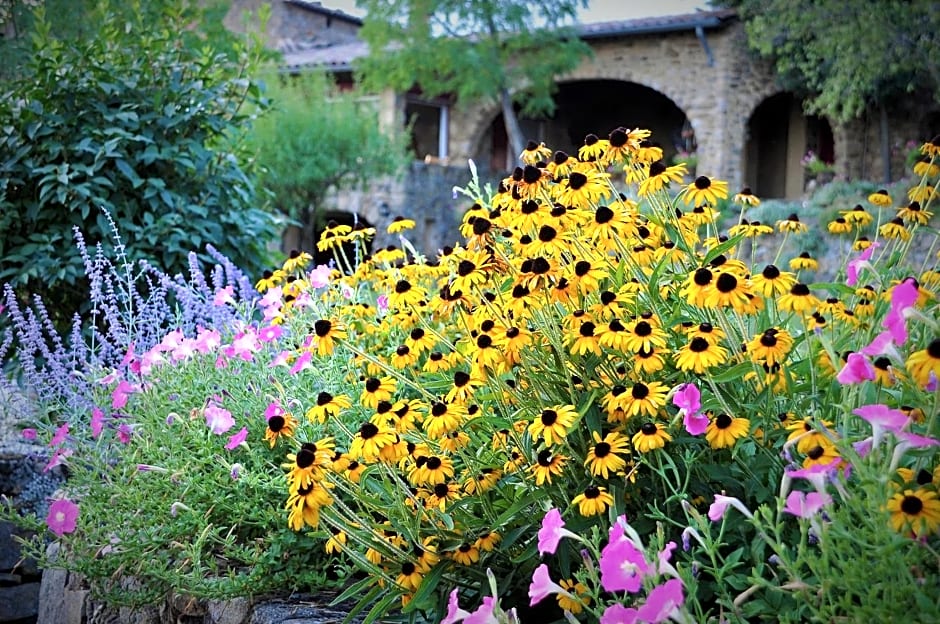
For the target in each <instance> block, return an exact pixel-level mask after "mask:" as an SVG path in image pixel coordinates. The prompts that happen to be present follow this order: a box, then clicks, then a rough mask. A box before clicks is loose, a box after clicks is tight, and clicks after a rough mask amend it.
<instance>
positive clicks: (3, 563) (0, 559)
mask: <svg viewBox="0 0 940 624" xmlns="http://www.w3.org/2000/svg"><path fill="white" fill-rule="evenodd" d="M30 535H31V534H30V533H26V532H24V531H22V530H20V529H19V528H17V526H16V525H15V524H13V523H12V522H0V571H3V572H12V573H14V574H17V575H19V576H21V577H27V578H28V577H31V576H35V577H37V579H38V576H39V568H38V567H37V566H36V561H35V560H33V559H22V560H21V558H22V553H21V552H20V545H19V544H17V543H16V540H15V539H14V538H15V537H29V536H30Z"/></svg>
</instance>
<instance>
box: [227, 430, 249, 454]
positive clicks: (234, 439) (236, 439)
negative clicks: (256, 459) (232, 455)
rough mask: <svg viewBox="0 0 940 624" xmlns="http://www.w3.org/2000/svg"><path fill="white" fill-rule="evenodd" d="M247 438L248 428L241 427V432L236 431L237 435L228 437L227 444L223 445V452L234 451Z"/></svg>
mask: <svg viewBox="0 0 940 624" xmlns="http://www.w3.org/2000/svg"><path fill="white" fill-rule="evenodd" d="M247 437H248V428H247V427H242V428H241V430H239V431H238V433H235V434H232V435H231V436H229V438H228V444H226V445H225V450H227V451H232V450H234V449H235V448H236V447H237V446H238V445H239V444H241V443H242V442H244V441H245V439H246V438H247Z"/></svg>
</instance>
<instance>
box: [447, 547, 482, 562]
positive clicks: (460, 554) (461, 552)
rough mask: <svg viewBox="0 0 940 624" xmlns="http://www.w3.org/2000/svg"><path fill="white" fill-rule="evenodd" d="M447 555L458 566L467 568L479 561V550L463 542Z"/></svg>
mask: <svg viewBox="0 0 940 624" xmlns="http://www.w3.org/2000/svg"><path fill="white" fill-rule="evenodd" d="M449 554H450V558H451V559H453V560H454V561H455V562H457V563H459V564H460V565H465V566H469V565H473V564H474V563H477V562H478V561H480V548H479V547H478V546H477V545H476V544H472V543H470V542H464V543H463V544H461V545H460V546H458V547H457V550H454V551H452V552H450V553H449Z"/></svg>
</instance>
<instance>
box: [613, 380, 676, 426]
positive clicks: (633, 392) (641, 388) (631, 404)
mask: <svg viewBox="0 0 940 624" xmlns="http://www.w3.org/2000/svg"><path fill="white" fill-rule="evenodd" d="M668 393H669V388H667V387H666V386H665V385H663V384H662V383H660V382H658V381H651V382H649V383H643V382H642V381H638V382H636V383H635V384H634V385H633V387H632V388H628V389H627V390H626V391H625V392H624V393H623V395H622V396H623V398H622V399H621V401H620V407H621V408H622V409H623V411H624V414H625V416H626V417H627V418H632V417H633V416H637V415H641V414H642V415H646V416H651V417H652V416H655V415H656V414H657V413H658V412H659V410H660V409H661V408H662V407H663V406H664V405H665V403H666V395H667V394H668Z"/></svg>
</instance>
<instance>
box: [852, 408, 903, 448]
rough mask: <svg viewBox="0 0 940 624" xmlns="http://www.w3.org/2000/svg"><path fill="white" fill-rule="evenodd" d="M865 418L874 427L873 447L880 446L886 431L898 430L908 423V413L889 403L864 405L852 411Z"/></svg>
mask: <svg viewBox="0 0 940 624" xmlns="http://www.w3.org/2000/svg"><path fill="white" fill-rule="evenodd" d="M852 413H853V414H856V415H857V416H861V417H862V418H864V419H865V420H866V421H867V422H868V424H870V425H871V429H872V438H873V440H872V449H876V448H878V445H879V444H880V443H881V440H882V439H883V438H884V434H885V432H886V431H891V432H898V431H900V430H901V429H903V428H904V426H905V425H907V423H908V417H907V415H906V414H905V413H904V412H902V411H901V410H897V409H891V408H890V407H888V406H887V405H883V404H880V403H878V404H875V405H863V406H862V407H860V408H858V409H856V410H854V411H853V412H852Z"/></svg>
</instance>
